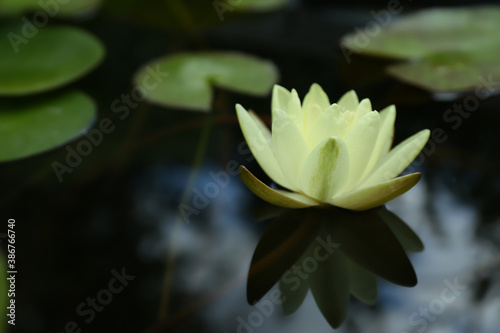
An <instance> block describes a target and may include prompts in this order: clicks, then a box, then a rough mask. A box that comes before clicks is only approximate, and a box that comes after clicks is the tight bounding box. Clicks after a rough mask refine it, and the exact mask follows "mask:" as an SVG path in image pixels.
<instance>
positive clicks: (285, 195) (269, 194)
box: [239, 165, 319, 208]
mask: <svg viewBox="0 0 500 333" xmlns="http://www.w3.org/2000/svg"><path fill="white" fill-rule="evenodd" d="M239 173H240V177H241V180H242V181H243V183H244V184H245V185H246V186H247V187H248V188H249V189H250V190H251V191H252V192H253V193H254V194H255V195H256V196H258V197H259V198H261V199H262V200H265V201H267V202H269V203H271V204H273V205H276V206H279V207H285V208H305V207H311V206H317V205H319V203H318V202H316V201H314V200H312V199H311V198H308V197H306V196H304V195H301V194H299V193H294V192H288V191H284V190H274V189H272V188H270V187H269V186H267V185H266V184H264V183H263V182H261V181H260V180H259V179H257V177H255V176H254V175H253V174H252V173H251V172H250V171H248V169H247V168H245V167H244V166H242V165H241V166H240V169H239Z"/></svg>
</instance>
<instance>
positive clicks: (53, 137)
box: [0, 92, 96, 162]
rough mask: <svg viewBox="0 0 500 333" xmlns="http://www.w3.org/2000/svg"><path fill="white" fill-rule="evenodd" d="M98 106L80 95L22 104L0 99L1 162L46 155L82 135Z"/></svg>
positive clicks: (17, 101) (66, 95)
mask: <svg viewBox="0 0 500 333" xmlns="http://www.w3.org/2000/svg"><path fill="white" fill-rule="evenodd" d="M95 110H96V107H95V104H94V102H93V101H92V100H91V99H90V98H89V97H88V96H87V95H85V94H83V93H81V92H67V93H64V94H60V95H58V96H55V97H53V96H43V97H38V98H36V99H31V100H29V101H28V100H24V101H20V100H18V99H12V98H10V99H5V98H4V99H0V161H1V162H4V161H8V160H13V159H18V158H22V157H26V156H30V155H33V154H36V153H40V152H44V151H46V150H49V149H51V148H54V147H56V146H59V145H61V144H63V143H65V142H67V141H69V140H71V139H73V138H75V137H77V136H78V135H79V134H81V133H82V131H83V130H85V129H86V128H87V127H88V126H89V125H90V124H91V122H92V120H93V119H94V117H95Z"/></svg>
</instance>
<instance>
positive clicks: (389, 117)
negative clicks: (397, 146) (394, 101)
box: [379, 105, 396, 156]
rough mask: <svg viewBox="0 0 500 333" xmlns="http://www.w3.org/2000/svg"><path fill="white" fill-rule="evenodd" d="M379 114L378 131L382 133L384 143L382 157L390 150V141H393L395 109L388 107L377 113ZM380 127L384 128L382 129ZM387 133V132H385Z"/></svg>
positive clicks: (392, 106) (391, 106)
mask: <svg viewBox="0 0 500 333" xmlns="http://www.w3.org/2000/svg"><path fill="white" fill-rule="evenodd" d="M379 114H380V123H381V124H382V123H383V124H384V125H381V127H380V131H381V132H382V131H384V133H385V135H384V137H385V139H386V141H385V142H384V143H383V148H382V156H383V155H385V154H387V153H388V152H389V150H391V146H392V141H393V140H394V123H395V121H396V107H395V106H394V105H389V106H388V107H386V108H384V109H383V110H382V111H380V112H379ZM382 126H383V127H384V128H382ZM386 131H387V132H386Z"/></svg>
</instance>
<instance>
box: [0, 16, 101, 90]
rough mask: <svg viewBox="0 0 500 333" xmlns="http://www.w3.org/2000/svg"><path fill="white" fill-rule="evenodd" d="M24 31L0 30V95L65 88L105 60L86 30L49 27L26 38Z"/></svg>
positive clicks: (18, 27) (95, 41)
mask: <svg viewBox="0 0 500 333" xmlns="http://www.w3.org/2000/svg"><path fill="white" fill-rule="evenodd" d="M23 29H24V28H22V27H21V26H20V25H6V26H5V25H4V26H2V27H1V28H0V35H2V36H4V37H5V38H2V39H1V40H0V95H25V94H31V93H36V92H41V91H46V90H50V89H53V88H56V87H59V86H62V85H64V84H67V83H69V82H71V81H74V80H75V79H77V78H79V77H81V76H82V75H84V74H85V73H87V72H89V71H90V70H91V69H92V68H94V67H95V66H96V65H97V64H98V63H99V62H100V61H101V60H102V59H103V56H104V47H103V45H102V44H101V43H100V42H99V41H98V40H97V39H96V38H95V37H94V36H92V35H90V34H89V33H87V32H85V31H83V30H80V29H77V28H72V27H47V28H43V29H39V30H38V32H37V33H33V35H32V36H31V37H30V38H27V37H23V36H24V35H25V34H24V35H23V33H22V31H23ZM16 51H17V52H16Z"/></svg>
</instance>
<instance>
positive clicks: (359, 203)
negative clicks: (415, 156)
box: [330, 173, 421, 211]
mask: <svg viewBox="0 0 500 333" xmlns="http://www.w3.org/2000/svg"><path fill="white" fill-rule="evenodd" d="M420 177H421V174H420V173H412V174H410V175H406V176H402V177H399V178H395V179H391V180H389V181H386V182H383V183H380V184H377V185H374V186H371V187H366V188H362V189H359V190H355V191H352V192H350V193H347V194H344V195H342V196H340V197H337V198H333V199H331V201H330V203H331V204H332V205H334V206H337V207H342V208H345V209H350V210H357V211H362V210H367V209H371V208H374V207H377V206H380V205H383V204H385V203H386V202H388V201H390V200H392V199H394V198H396V197H398V196H400V195H401V194H403V193H405V192H406V191H408V190H409V189H410V188H412V187H413V186H415V184H416V183H418V181H419V180H420Z"/></svg>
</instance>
